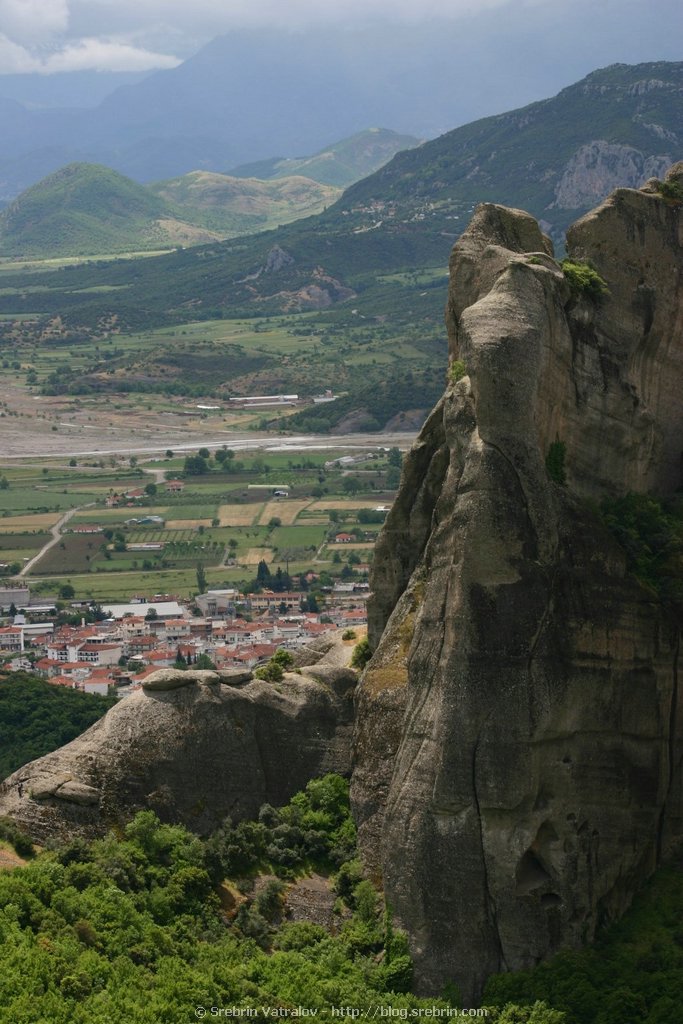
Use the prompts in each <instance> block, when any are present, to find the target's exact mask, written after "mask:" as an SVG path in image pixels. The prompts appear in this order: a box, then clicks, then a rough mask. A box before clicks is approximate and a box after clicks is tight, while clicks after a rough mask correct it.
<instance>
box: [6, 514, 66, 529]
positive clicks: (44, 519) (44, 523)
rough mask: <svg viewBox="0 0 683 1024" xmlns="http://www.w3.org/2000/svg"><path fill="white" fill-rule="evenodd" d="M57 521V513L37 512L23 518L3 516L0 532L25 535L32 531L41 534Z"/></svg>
mask: <svg viewBox="0 0 683 1024" xmlns="http://www.w3.org/2000/svg"><path fill="white" fill-rule="evenodd" d="M58 519H59V513H58V512H39V513H37V514H36V515H25V516H7V517H5V516H3V517H2V518H0V531H2V533H27V532H31V531H33V530H36V531H37V532H41V531H44V530H45V529H49V528H50V527H51V526H54V524H55V523H56V522H57V520H58Z"/></svg>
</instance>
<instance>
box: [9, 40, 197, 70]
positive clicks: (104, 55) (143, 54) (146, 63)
mask: <svg viewBox="0 0 683 1024" xmlns="http://www.w3.org/2000/svg"><path fill="white" fill-rule="evenodd" d="M179 63H180V60H179V59H178V58H177V57H173V56H170V55H168V54H165V53H154V52H153V51H151V50H146V49H143V48H141V47H138V46H131V45H130V44H128V43H122V42H117V41H115V40H107V39H76V40H74V41H73V42H70V43H67V44H66V45H65V46H62V47H61V48H59V49H55V50H53V51H51V52H48V53H45V52H44V51H42V52H38V53H36V52H35V51H31V50H29V49H27V48H26V47H25V46H20V45H19V44H18V43H15V42H14V41H13V40H11V39H8V38H7V36H5V35H1V34H0V70H1V73H2V74H6V75H13V74H14V75H21V74H31V73H33V74H39V75H52V74H56V73H58V72H63V71H152V70H158V69H160V68H174V67H177V65H178V64H179Z"/></svg>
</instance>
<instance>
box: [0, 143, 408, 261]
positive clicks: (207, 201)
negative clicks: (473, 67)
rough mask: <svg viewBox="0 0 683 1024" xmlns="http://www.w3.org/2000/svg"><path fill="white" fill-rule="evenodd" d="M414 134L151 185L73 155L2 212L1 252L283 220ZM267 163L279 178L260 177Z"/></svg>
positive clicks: (136, 244)
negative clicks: (250, 168) (73, 158)
mask: <svg viewBox="0 0 683 1024" xmlns="http://www.w3.org/2000/svg"><path fill="white" fill-rule="evenodd" d="M416 143H417V140H416V139H414V138H412V136H406V135H398V134H397V133H395V132H390V131H385V130H379V129H377V130H375V129H373V130H369V131H367V132H361V133H359V134H358V135H355V136H353V137H352V138H350V139H344V140H342V141H341V142H339V143H337V144H336V145H335V146H330V147H327V148H326V149H324V150H322V151H321V152H320V153H317V154H316V155H315V156H313V157H302V158H301V159H299V160H286V161H283V160H277V159H276V160H272V161H264V162H263V163H262V164H259V165H255V167H254V170H253V171H252V173H250V174H249V175H246V174H245V173H243V172H240V173H239V175H233V176H231V175H227V174H218V173H216V172H209V171H191V172H190V173H188V174H184V175H182V176H181V177H178V178H171V179H169V180H168V181H161V182H156V183H153V184H150V185H141V184H138V183H137V182H135V181H132V180H131V179H130V178H126V177H124V175H122V174H119V173H118V172H117V171H113V170H111V169H110V168H109V167H104V166H102V165H100V164H90V163H73V164H69V165H68V166H66V167H63V168H61V169H60V170H59V171H56V172H54V173H53V174H50V175H48V176H47V177H46V178H43V179H42V180H41V181H39V182H38V183H37V184H35V185H33V186H32V187H31V188H29V189H27V190H26V191H25V192H23V193H22V194H21V195H19V196H18V197H17V198H16V199H15V200H14V201H13V202H11V203H10V204H9V205H8V206H7V208H6V209H5V210H3V211H2V212H1V213H0V255H5V256H38V257H42V258H54V257H56V256H74V255H75V256H80V255H89V254H90V255H98V254H101V253H118V252H136V251H143V250H149V249H152V250H154V249H164V248H173V247H176V246H192V245H201V244H202V243H206V242H212V241H217V240H219V239H223V238H232V237H234V236H236V235H244V234H250V233H253V232H258V231H264V230H268V229H271V228H276V227H278V226H279V225H281V224H289V223H290V222H291V221H293V220H298V219H299V218H301V217H308V216H310V215H312V214H316V213H320V212H321V211H322V210H324V209H325V208H326V207H328V206H330V205H331V204H332V203H334V202H335V200H337V199H338V198H339V196H340V195H341V191H342V187H345V186H346V185H349V184H352V183H353V182H355V181H358V179H359V178H361V177H363V176H364V175H366V174H369V173H371V172H372V171H375V170H377V168H378V167H381V166H382V164H384V163H386V161H387V160H390V159H391V157H393V156H394V154H395V153H397V152H398V151H399V150H400V149H404V148H406V147H408V146H411V145H416ZM259 169H260V170H262V171H263V172H264V173H263V177H264V178H267V179H273V180H263V181H261V180H258V178H259Z"/></svg>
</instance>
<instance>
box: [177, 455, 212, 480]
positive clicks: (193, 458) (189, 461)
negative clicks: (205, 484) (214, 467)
mask: <svg viewBox="0 0 683 1024" xmlns="http://www.w3.org/2000/svg"><path fill="white" fill-rule="evenodd" d="M208 469H209V467H208V465H207V462H206V459H204V458H202V456H201V455H187V456H186V458H185V462H184V464H183V472H184V473H186V474H187V475H188V476H203V474H204V473H207V472H208Z"/></svg>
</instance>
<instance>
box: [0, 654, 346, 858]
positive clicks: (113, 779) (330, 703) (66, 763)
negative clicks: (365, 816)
mask: <svg viewBox="0 0 683 1024" xmlns="http://www.w3.org/2000/svg"><path fill="white" fill-rule="evenodd" d="M349 655H350V648H349V647H348V646H344V645H342V644H341V643H335V644H334V645H332V646H331V648H330V649H329V650H327V651H322V652H321V651H318V652H316V653H315V655H314V661H313V663H312V664H310V665H308V666H305V667H302V668H300V669H298V670H297V671H296V672H292V673H287V674H286V675H285V678H284V679H283V681H282V683H278V684H273V683H268V682H265V681H264V680H260V679H255V678H253V677H252V674H251V673H250V672H210V671H209V672H199V671H197V672H192V671H187V672H183V671H177V670H174V669H164V670H161V671H159V672H156V673H154V674H153V675H151V676H149V678H148V679H147V680H146V681H145V685H144V687H143V689H142V690H141V691H139V692H138V693H136V694H133V695H132V696H130V697H126V698H125V699H123V700H122V701H121V702H120V703H119V704H117V705H116V706H115V707H114V708H112V709H111V710H110V711H109V712H108V713H107V714H106V715H105V717H104V718H103V719H101V720H100V721H99V722H97V723H96V724H95V725H93V726H92V727H91V728H90V729H88V730H87V732H85V733H83V735H82V736H79V737H78V738H77V739H75V740H73V741H72V742H71V743H69V744H67V745H66V746H65V747H62V748H61V749H60V750H57V751H55V752H54V753H52V754H48V755H47V756H45V757H42V758H39V759H38V760H37V761H33V762H31V763H30V764H28V765H25V766H24V767H23V768H20V769H19V770H18V771H16V772H15V773H14V774H13V775H11V776H10V777H9V778H8V779H7V780H6V781H5V782H4V783H3V785H2V787H1V788H0V816H8V817H11V818H13V819H14V820H15V821H16V822H17V824H19V825H20V826H21V827H22V828H23V829H24V830H25V831H26V832H27V833H28V834H29V835H30V836H31V837H32V838H33V839H35V840H36V841H38V842H44V841H45V840H47V839H56V840H59V841H65V840H67V839H71V838H73V837H74V836H83V837H85V838H91V837H93V836H96V835H99V834H102V833H103V832H104V831H106V830H107V828H109V827H111V826H112V825H114V824H116V823H117V822H121V821H125V820H128V819H129V818H130V817H131V816H132V815H133V814H134V813H135V812H136V811H137V810H140V809H143V808H152V809H153V810H155V811H156V812H157V813H158V814H159V816H160V817H161V818H162V819H163V820H167V821H181V822H183V823H184V824H186V825H187V826H188V827H190V828H191V829H193V831H196V832H200V833H208V832H210V831H212V829H214V828H215V827H216V826H217V825H218V824H219V823H220V822H221V821H222V820H223V819H224V818H226V817H232V818H234V819H240V818H248V817H255V816H256V815H257V813H258V810H259V808H260V806H261V805H262V804H263V803H266V802H267V803H272V804H275V805H278V804H283V803H286V802H287V800H288V799H289V798H290V797H291V796H292V795H293V794H294V793H295V792H297V790H299V789H302V788H303V787H304V786H305V785H306V783H307V782H308V781H309V780H310V779H311V778H314V777H315V776H318V775H324V774H325V773H326V772H330V771H335V772H339V773H341V774H347V773H348V772H349V771H350V742H351V724H352V713H353V702H352V695H353V689H354V687H355V684H356V674H355V672H354V671H353V670H352V669H350V668H348V667H347V664H346V663H348V658H349ZM302 660H307V659H306V658H303V659H302Z"/></svg>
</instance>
